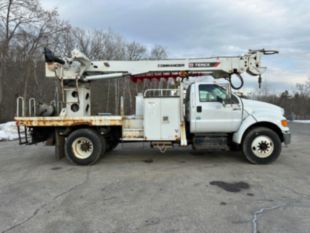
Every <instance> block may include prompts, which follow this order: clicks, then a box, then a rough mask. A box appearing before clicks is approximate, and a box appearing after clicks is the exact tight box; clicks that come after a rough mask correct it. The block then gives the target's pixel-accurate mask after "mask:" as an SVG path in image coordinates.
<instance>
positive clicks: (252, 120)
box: [232, 112, 289, 144]
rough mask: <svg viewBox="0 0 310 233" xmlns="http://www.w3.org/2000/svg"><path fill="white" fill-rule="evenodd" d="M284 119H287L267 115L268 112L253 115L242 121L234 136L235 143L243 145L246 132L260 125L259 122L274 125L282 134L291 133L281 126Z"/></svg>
mask: <svg viewBox="0 0 310 233" xmlns="http://www.w3.org/2000/svg"><path fill="white" fill-rule="evenodd" d="M284 119H285V117H284V116H281V115H280V116H279V115H278V114H270V113H268V114H266V112H260V113H258V114H251V115H249V116H248V117H247V118H245V120H243V121H242V123H241V125H240V127H239V129H238V131H236V132H235V133H234V134H233V138H232V140H233V142H234V143H237V144H241V142H242V138H243V135H244V133H245V131H246V130H247V129H248V128H249V127H251V126H252V125H254V124H256V123H259V122H262V123H263V122H266V123H270V124H273V125H274V126H276V127H277V128H279V131H282V132H285V131H289V128H288V127H283V126H282V125H281V120H284Z"/></svg>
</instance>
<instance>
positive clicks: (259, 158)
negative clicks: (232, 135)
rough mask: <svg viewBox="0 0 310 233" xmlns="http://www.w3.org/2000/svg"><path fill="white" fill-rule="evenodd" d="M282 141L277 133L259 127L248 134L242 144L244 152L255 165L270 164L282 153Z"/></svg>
mask: <svg viewBox="0 0 310 233" xmlns="http://www.w3.org/2000/svg"><path fill="white" fill-rule="evenodd" d="M281 149H282V147H281V140H280V138H279V136H278V134H277V133H276V132H274V131H273V130H271V129H268V128H265V127H258V128H254V129H252V130H251V131H250V132H248V133H247V134H246V136H245V138H244V140H243V143H242V152H243V154H244V156H245V157H246V159H247V160H248V161H249V162H251V163H253V164H268V163H271V162H273V161H275V160H276V159H277V158H278V157H279V155H280V153H281Z"/></svg>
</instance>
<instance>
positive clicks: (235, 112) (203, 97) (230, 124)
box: [192, 84, 242, 133]
mask: <svg viewBox="0 0 310 233" xmlns="http://www.w3.org/2000/svg"><path fill="white" fill-rule="evenodd" d="M195 94H196V96H195V97H196V101H195V105H196V106H195V107H194V109H192V110H194V113H193V115H192V116H193V117H192V120H194V122H193V123H194V124H192V125H195V127H194V130H192V131H194V132H193V133H209V132H214V133H216V132H225V133H229V132H234V131H236V130H237V129H238V128H239V126H240V124H241V118H242V109H241V106H240V104H239V103H231V102H230V103H227V102H228V101H231V100H228V95H227V92H226V90H225V89H224V88H223V87H221V86H219V85H216V84H198V85H196V91H195ZM235 99H236V97H235Z"/></svg>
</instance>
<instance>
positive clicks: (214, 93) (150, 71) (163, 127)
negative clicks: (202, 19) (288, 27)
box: [15, 48, 290, 165]
mask: <svg viewBox="0 0 310 233" xmlns="http://www.w3.org/2000/svg"><path fill="white" fill-rule="evenodd" d="M274 53H277V51H273V50H264V49H262V50H249V52H248V53H246V54H244V55H242V56H232V57H212V58H199V59H168V60H140V61H91V60H90V59H89V58H88V57H86V56H85V55H84V54H83V53H81V52H79V51H78V50H73V51H72V56H71V57H65V58H60V57H57V56H55V55H54V54H53V52H51V51H50V50H48V49H47V48H46V49H45V51H44V54H45V60H46V77H47V78H55V79H57V80H59V82H60V86H61V92H62V101H61V102H62V108H61V110H59V111H58V112H57V111H56V113H55V111H52V110H51V111H48V108H46V112H49V114H45V115H44V116H42V114H41V115H38V114H37V113H36V112H37V111H36V109H37V106H36V102H35V99H34V98H31V99H29V102H28V103H29V109H28V110H29V114H26V113H25V109H24V106H25V101H24V99H22V98H19V99H18V100H17V115H16V117H15V120H16V124H17V128H18V132H19V142H20V144H23V143H25V144H32V143H38V142H43V141H47V142H48V144H52V145H55V148H56V150H55V152H56V155H57V157H59V158H60V157H63V156H64V155H65V156H66V157H67V158H68V159H69V160H70V161H72V162H73V163H76V164H78V165H89V164H94V163H95V162H96V161H98V159H99V158H100V156H101V155H102V154H104V153H108V152H109V151H112V150H113V149H114V148H115V147H116V146H117V145H118V143H120V142H150V144H151V146H152V147H156V148H158V149H160V151H161V152H164V151H165V150H166V149H167V148H169V147H172V146H173V145H179V146H182V147H185V146H189V145H191V146H192V148H193V149H194V150H201V149H207V150H213V149H216V150H218V149H225V150H227V149H239V150H241V151H242V152H243V154H244V156H245V158H246V159H247V160H248V161H249V162H251V163H254V164H267V163H270V162H272V161H274V160H275V159H277V158H278V156H279V155H280V153H281V148H282V143H284V144H289V143H290V130H289V128H288V125H287V120H286V118H285V117H284V110H283V109H282V108H280V107H278V106H275V105H272V104H268V103H264V102H259V101H254V100H247V99H243V98H240V97H238V96H237V95H235V94H233V93H232V88H233V89H239V88H241V87H242V85H243V77H242V76H241V75H242V74H243V73H247V74H249V75H250V76H258V81H259V84H260V83H261V74H262V73H263V72H264V71H265V69H266V68H265V67H262V66H261V58H262V56H263V55H269V54H274ZM233 75H236V76H237V77H238V78H239V79H240V85H239V86H236V85H235V84H234V83H233V82H232V76H233ZM199 76H212V77H213V78H214V79H213V81H201V79H195V78H194V77H199ZM121 77H126V78H129V79H131V80H132V81H135V82H136V81H143V80H145V79H153V78H156V79H160V78H174V79H176V78H178V79H179V80H180V79H181V80H188V81H187V82H182V81H181V82H180V84H179V86H178V88H175V89H149V90H145V91H144V93H143V94H138V95H137V96H136V109H135V110H136V111H135V115H130V116H126V115H125V114H124V102H123V99H122V98H121V100H120V114H119V115H111V114H97V115H91V101H90V100H91V91H90V82H93V81H95V80H99V79H117V78H121ZM188 78H190V79H188ZM219 79H226V80H228V82H226V83H224V84H223V83H221V82H218V81H219ZM53 112H54V113H53Z"/></svg>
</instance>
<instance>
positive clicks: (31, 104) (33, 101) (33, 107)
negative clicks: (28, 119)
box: [28, 97, 36, 116]
mask: <svg viewBox="0 0 310 233" xmlns="http://www.w3.org/2000/svg"><path fill="white" fill-rule="evenodd" d="M28 107H29V109H28V112H29V116H35V115H36V99H35V98H33V97H31V98H29V100H28Z"/></svg>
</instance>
